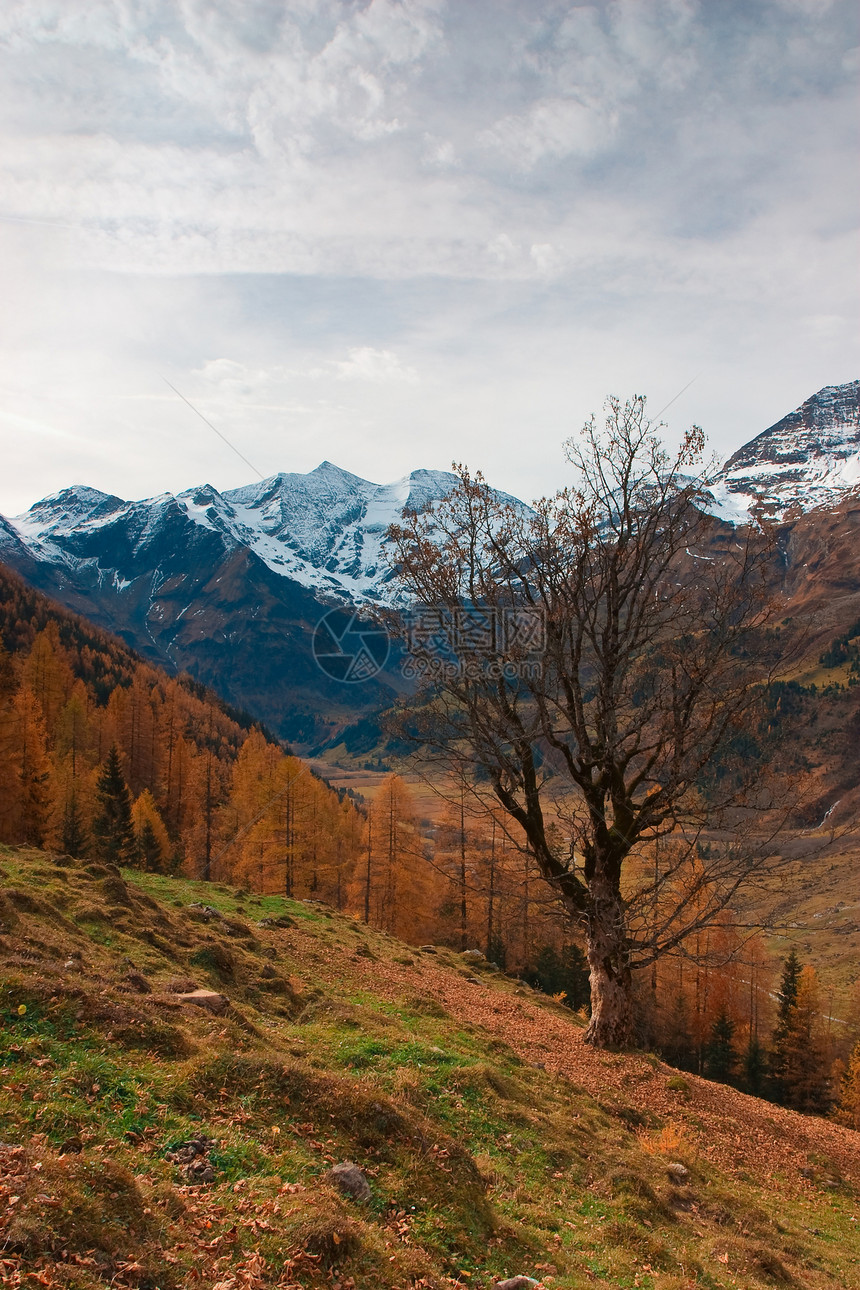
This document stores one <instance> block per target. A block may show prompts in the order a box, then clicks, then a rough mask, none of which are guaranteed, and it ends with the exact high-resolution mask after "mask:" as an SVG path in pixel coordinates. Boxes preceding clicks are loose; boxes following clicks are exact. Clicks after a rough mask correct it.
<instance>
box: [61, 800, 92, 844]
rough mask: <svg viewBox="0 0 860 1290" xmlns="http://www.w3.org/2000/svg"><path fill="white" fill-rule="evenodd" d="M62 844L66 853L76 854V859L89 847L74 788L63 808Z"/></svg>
mask: <svg viewBox="0 0 860 1290" xmlns="http://www.w3.org/2000/svg"><path fill="white" fill-rule="evenodd" d="M60 846H61V847H62V849H63V851H65V853H66V855H69V856H74V857H75V858H76V859H77V857H78V856H81V855H83V853H84V852H85V851H86V849H87V832H86V829H85V828H84V820H83V816H82V815H81V809H80V807H79V805H78V800H77V796H76V794H75V790H74V789H72V791H71V792H70V793H69V796H68V797H67V799H66V805H65V809H64V810H63V823H62V827H61V830H60Z"/></svg>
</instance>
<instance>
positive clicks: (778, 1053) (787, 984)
mask: <svg viewBox="0 0 860 1290" xmlns="http://www.w3.org/2000/svg"><path fill="white" fill-rule="evenodd" d="M802 970H803V965H802V964H801V962H800V959H799V958H798V956H797V951H796V950H794V949H792V950H791V952H790V953H789V955H788V957H787V958H786V959H785V961H784V962H783V965H782V978H781V980H780V986H779V991H778V993H777V999H778V1000H779V1004H778V1008H777V1018H776V1025H775V1027H774V1031H773V1043H772V1049H771V1059H770V1093H771V1097H772V1098H773V1099H774V1101H776V1102H782V1101H784V1099H785V1097H786V1094H787V1086H786V1067H787V1063H788V1046H789V1035H790V1031H791V1022H792V1014H793V1011H794V1009H795V1008H796V1007H797V994H798V990H799V988H800V974H801V972H802Z"/></svg>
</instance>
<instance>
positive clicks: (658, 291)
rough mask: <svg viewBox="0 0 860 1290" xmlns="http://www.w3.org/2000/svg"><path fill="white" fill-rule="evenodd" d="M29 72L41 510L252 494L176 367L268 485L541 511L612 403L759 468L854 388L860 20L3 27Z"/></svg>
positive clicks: (82, 13) (200, 3) (2, 329)
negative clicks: (361, 486) (486, 498)
mask: <svg viewBox="0 0 860 1290" xmlns="http://www.w3.org/2000/svg"><path fill="white" fill-rule="evenodd" d="M852 50H853V53H852ZM0 73H2V74H3V75H4V78H5V81H6V82H7V85H8V89H7V93H6V94H5V95H4V98H3V102H2V104H0V158H2V160H0V191H2V194H3V196H2V201H0V216H2V220H0V251H4V252H5V264H6V268H5V274H4V283H5V286H4V290H5V297H4V304H5V306H6V308H5V310H4V318H3V319H2V320H0V380H2V383H3V393H4V400H3V404H2V408H3V413H2V414H0V415H5V416H6V417H7V418H8V420H6V421H5V422H2V423H0V432H2V433H3V434H4V436H5V438H4V443H3V448H4V451H5V457H4V460H5V462H6V463H7V471H6V475H7V481H13V482H12V483H9V482H7V483H6V487H7V488H10V489H11V488H13V487H14V490H15V496H16V498H17V499H18V503H19V504H20V503H23V501H24V500H25V497H26V496H27V495H29V499H30V500H32V497H33V496H35V494H36V493H37V492H42V493H43V492H46V491H48V488H47V487H43V486H42V484H43V483H44V482H45V476H46V475H47V474H50V475H51V483H52V484H55V485H56V486H57V487H59V486H61V484H62V483H63V482H68V479H69V478H70V477H77V478H87V479H89V480H90V481H91V482H94V483H97V484H100V485H101V486H104V487H109V488H110V489H111V490H112V491H118V492H123V491H125V492H133V491H135V490H137V489H139V488H142V487H147V488H149V489H150V490H151V491H153V492H157V491H160V489H161V488H162V487H165V486H171V487H182V486H184V485H185V484H187V483H189V482H190V481H192V480H194V479H198V478H202V477H204V476H206V475H218V477H219V479H220V480H221V482H222V483H224V484H225V485H227V484H229V483H230V482H238V481H237V479H236V476H235V475H234V474H232V472H233V470H234V463H233V461H232V460H229V459H228V458H227V457H224V458H222V457H220V456H218V454H219V453H221V451H222V448H221V446H219V445H218V444H217V443H216V442H215V441H214V438H213V437H212V436H211V435H209V437H208V438H207V432H206V430H205V427H202V426H200V425H193V424H192V421H191V420H189V418H191V415H192V414H190V412H189V411H188V409H186V408H183V407H182V406H181V404H179V402H178V401H177V400H176V399H175V396H173V395H171V394H170V392H169V391H166V390H165V387H164V384H163V381H162V379H161V378H162V376H163V375H167V376H168V377H169V379H172V380H174V383H175V384H176V385H177V388H180V389H182V390H183V392H184V393H186V394H187V396H188V397H189V398H192V399H193V400H195V401H198V400H199V401H200V406H201V408H203V409H204V410H205V411H206V413H207V415H209V414H211V415H212V417H213V423H217V424H219V426H220V425H222V423H223V426H224V429H225V432H229V433H230V434H238V435H240V436H241V437H242V441H243V443H244V444H245V447H246V448H247V454H246V455H248V457H249V459H250V460H254V461H255V462H256V463H258V464H259V465H260V468H261V469H263V470H269V469H273V470H274V469H278V468H280V467H284V468H290V467H292V468H305V467H311V466H313V465H315V464H316V461H318V460H319V459H321V458H322V457H329V458H331V459H334V460H338V459H342V460H343V464H344V465H347V466H350V467H351V468H354V469H359V470H361V469H362V468H365V467H366V469H367V472H368V473H370V474H372V475H373V476H374V477H377V478H385V477H393V476H394V475H396V474H397V473H403V471H405V470H407V469H410V468H412V467H413V466H414V465H416V464H427V465H435V466H446V465H447V464H448V463H449V461H450V459H451V458H452V457H454V456H457V457H462V456H468V457H469V458H470V460H472V461H473V462H475V463H476V464H483V465H485V466H486V468H487V470H488V471H489V472H490V473H491V474H492V472H493V469H494V467H495V469H496V470H497V472H498V473H499V476H500V478H499V482H500V483H502V484H503V485H506V486H508V487H509V488H512V489H513V491H522V492H526V493H529V492H536V491H539V489H540V488H541V487H542V484H541V482H540V481H541V479H544V480H548V481H549V482H550V483H551V482H553V480H554V473H553V472H554V470H555V469H556V467H555V464H554V463H556V462H557V460H558V453H557V444H558V443H559V442H560V440H561V439H562V438H563V437H564V435H565V434H567V433H569V431H570V429H571V421H573V423H574V424H575V423H576V422H577V421H578V420H580V419H584V418H585V416H587V415H588V414H589V413H590V412H591V411H592V410H593V409H595V408H599V406H600V403H601V400H602V397H603V395H604V394H605V393H606V392H607V391H608V390H612V391H614V392H617V393H619V394H624V393H625V392H627V391H629V390H631V389H645V390H646V391H647V390H651V391H652V392H653V394H654V398H655V400H658V402H657V406H659V401H660V400H662V401H666V400H667V399H669V398H671V397H672V395H673V394H674V393H676V392H677V390H678V389H680V388H681V386H683V385H684V384H685V383H686V382H687V381H688V380H689V379H690V377H691V375H693V374H694V373H695V372H697V371H703V372H704V373H705V375H703V376H702V378H700V380H699V381H697V382H696V384H695V385H694V386H693V387H692V389H691V391H690V393H689V395H685V398H684V401H683V402H681V403H679V404H678V405H677V407H674V408H673V411H675V412H678V414H679V415H681V414H686V413H689V419H691V420H699V421H702V422H703V423H704V424H705V425H706V427H710V428H711V429H715V428H716V432H717V437H718V438H719V439H720V441H721V442H724V443H725V446H726V448H729V447H732V446H736V445H737V443H738V442H740V437H741V436H742V435H744V434H746V433H747V432H748V431H749V432H754V431H755V430H757V429H761V428H763V423H766V422H767V421H768V420H769V419H775V418H776V416H778V415H780V414H781V413H782V412H784V411H787V410H788V408H789V407H790V406H793V405H794V403H796V402H798V401H799V400H800V399H801V398H803V397H805V396H806V395H808V394H809V393H811V391H812V389H814V388H817V386H818V385H823V384H825V383H828V382H830V381H833V380H839V379H848V378H850V377H853V376H856V374H857V373H856V370H854V367H855V361H856V360H855V357H854V356H855V355H856V337H855V334H854V331H853V330H852V326H853V324H852V323H851V321H850V320H852V319H853V318H854V316H855V304H854V300H853V268H854V264H855V263H856V226H857V219H856V193H855V187H854V175H855V157H856V148H857V140H856V123H855V113H854V95H855V93H856V91H855V89H854V86H853V82H852V79H851V78H852V76H853V75H854V74H855V73H856V34H855V32H854V15H853V10H852V6H851V4H850V3H848V0H833V2H832V3H823V2H822V3H818V2H817V0H779V3H777V2H776V0H773V2H771V0H767V2H766V0H761V3H759V2H757V0H754V2H753V3H745V4H742V5H741V4H722V5H720V4H713V3H708V0H607V2H606V3H602V4H599V5H595V4H578V3H573V0H570V2H569V3H568V2H566V0H562V2H561V3H558V2H557V0H509V2H507V3H505V4H502V5H499V4H498V3H496V0H470V2H469V3H468V4H462V3H457V2H456V0H449V2H448V3H443V0H405V2H403V3H397V2H396V0H373V2H372V3H368V2H367V0H355V2H352V0H351V2H350V3H345V2H344V0H291V2H290V3H289V4H284V3H281V2H280V0H277V2H276V0H219V3H218V4H212V3H210V2H209V0H133V2H130V0H87V2H86V3H85V2H84V0H7V3H6V4H5V5H4V6H3V7H2V11H0ZM708 374H710V375H708ZM216 418H217V421H216V420H215V419H216ZM525 424H528V425H529V426H530V430H529V433H528V451H527V452H524V451H523V448H522V439H521V434H520V430H519V429H518V427H521V426H522V425H525ZM4 427H5V428H4ZM28 427H30V428H29V429H28ZM40 427H41V429H40ZM45 434H52V435H53V442H54V443H55V444H56V445H58V447H57V452H56V453H53V452H52V454H51V459H50V460H49V461H46V460H45V454H44V452H43V450H42V448H41V447H40V446H39V443H40V436H41V442H43V441H44V435H45ZM419 435H420V436H422V438H421V445H424V444H426V445H428V446H427V447H424V446H419V445H418V443H417V442H416V438H415V437H417V436H419ZM210 439H211V440H212V442H210ZM204 446H205V451H204ZM201 452H202V453H203V457H202V460H203V463H204V465H205V469H203V468H202V467H201V466H200V461H201ZM339 454H341V456H340V458H339ZM428 454H430V455H429V456H428ZM389 466H390V467H391V469H389ZM219 471H220V472H223V478H222V476H221V475H219ZM166 476H169V479H167V478H166ZM144 481H147V482H146V483H144ZM214 482H218V481H217V480H216V481H214ZM9 506H10V502H9V500H7V498H4V496H3V495H2V494H0V510H3V509H8V508H9Z"/></svg>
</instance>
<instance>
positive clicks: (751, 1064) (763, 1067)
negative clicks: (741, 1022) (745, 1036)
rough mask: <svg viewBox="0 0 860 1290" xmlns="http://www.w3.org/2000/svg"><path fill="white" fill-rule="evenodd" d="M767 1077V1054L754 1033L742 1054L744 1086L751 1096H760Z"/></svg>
mask: <svg viewBox="0 0 860 1290" xmlns="http://www.w3.org/2000/svg"><path fill="white" fill-rule="evenodd" d="M766 1078H767V1055H766V1053H765V1051H764V1048H763V1047H762V1045H761V1044H760V1043H759V1041H758V1039H756V1037H755V1035H753V1036H752V1038H751V1039H750V1041H749V1043H748V1045H747V1050H746V1053H745V1054H744V1088H745V1090H746V1092H747V1093H751V1094H752V1095H753V1097H762V1096H763V1094H764V1089H765V1081H766Z"/></svg>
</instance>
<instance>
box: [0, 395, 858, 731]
mask: <svg viewBox="0 0 860 1290" xmlns="http://www.w3.org/2000/svg"><path fill="white" fill-rule="evenodd" d="M453 482H454V476H453V475H450V474H447V473H445V472H443V471H430V470H416V471H413V472H412V474H410V475H408V476H406V477H405V478H404V479H401V480H398V481H396V482H395V483H393V484H387V485H379V484H375V483H371V482H369V481H368V480H364V479H361V478H360V477H359V476H357V475H353V474H350V473H349V472H348V471H344V470H341V469H340V468H339V467H337V466H334V465H332V464H331V463H330V462H323V463H322V465H320V466H318V467H317V469H316V470H313V471H311V472H310V473H309V474H306V475H301V474H279V475H275V476H273V477H272V478H271V479H267V480H263V481H262V482H260V483H257V484H252V485H248V486H247V487H244V488H236V489H231V490H228V491H226V492H224V493H219V492H218V491H217V490H216V489H214V488H212V487H210V486H208V485H204V486H201V487H199V488H193V489H189V490H187V491H186V492H183V493H179V494H177V495H176V496H173V495H172V494H169V493H168V494H164V495H162V496H160V497H156V498H149V499H145V500H143V501H132V502H129V501H123V500H122V499H121V498H118V497H112V496H109V495H108V494H105V493H101V492H99V491H98V490H96V489H92V488H88V487H83V486H80V487H73V488H68V489H64V490H63V491H62V492H60V493H57V494H54V495H53V496H51V497H47V498H44V499H43V500H42V501H40V502H37V503H36V504H35V505H34V506H33V507H31V509H30V510H29V511H27V512H26V514H24V515H21V516H18V517H17V518H16V519H11V520H4V519H2V517H0V560H3V561H4V562H5V563H7V564H9V565H11V566H12V567H13V568H15V569H16V570H17V571H18V572H19V573H21V574H22V575H23V576H24V577H25V578H26V579H27V580H28V581H29V582H31V583H32V584H33V585H35V586H37V587H38V588H39V589H40V590H43V591H45V592H47V593H48V594H49V595H51V596H53V597H54V598H56V599H57V600H59V601H60V602H61V603H62V604H64V605H66V606H67V607H68V608H71V609H74V610H76V611H77V612H79V613H83V614H85V615H87V616H88V617H90V618H91V619H93V621H95V622H96V623H98V624H99V625H100V626H103V627H106V628H109V629H111V630H113V631H116V632H117V633H119V634H120V635H121V636H123V637H124V639H125V640H126V641H127V642H128V643H129V644H131V645H132V646H134V648H135V649H137V650H139V651H140V652H141V653H142V654H143V655H144V656H145V657H147V658H149V659H151V660H152V661H155V662H158V663H160V664H163V665H166V666H167V667H169V668H172V669H174V670H182V669H186V670H188V671H190V672H191V673H192V674H193V675H194V676H196V677H197V678H198V679H200V680H201V681H203V682H205V683H206V684H209V685H212V686H213V687H214V688H215V689H217V690H219V691H220V692H221V693H222V694H223V695H224V696H225V697H226V698H228V699H229V700H231V701H232V702H234V703H237V704H239V705H240V706H242V707H245V708H247V709H248V710H249V711H251V712H253V713H255V714H256V715H258V716H259V717H261V718H262V719H264V720H265V721H267V722H268V723H269V724H270V725H271V726H272V727H273V728H274V729H275V730H277V731H278V732H279V733H280V734H281V735H283V736H285V737H286V738H289V739H292V740H294V741H297V742H299V743H302V744H304V745H305V746H311V745H318V744H319V743H320V742H321V741H322V740H323V738H324V737H325V735H326V734H327V733H329V732H330V731H331V730H332V729H333V728H336V727H337V725H338V723H340V722H342V721H343V720H349V719H354V718H355V717H357V716H361V715H362V714H365V713H370V712H374V711H378V710H379V709H380V708H381V707H384V706H386V705H387V704H388V703H390V702H391V700H392V698H393V697H394V696H395V695H396V694H397V693H398V692H400V691H401V690H402V688H403V681H402V678H401V677H400V675H399V670H398V666H397V659H396V658H395V659H394V660H393V661H392V663H391V665H389V666H388V667H387V668H386V669H383V670H382V671H380V672H379V673H378V674H376V675H372V676H369V677H367V679H366V680H363V681H362V684H361V685H345V684H343V683H342V682H340V681H339V680H338V679H336V678H333V677H331V676H329V675H327V674H326V673H325V671H323V670H321V669H320V668H319V667H318V666H317V664H316V662H315V660H314V656H313V649H312V642H313V636H314V631H315V628H316V626H317V624H318V623H319V621H320V619H321V618H322V617H323V615H324V614H325V613H326V611H327V609H328V608H329V607H330V606H331V605H333V604H339V605H341V606H343V607H344V609H345V610H346V613H347V615H348V614H351V612H352V609H353V608H354V607H356V606H358V607H359V608H360V607H361V606H367V605H370V604H379V603H392V602H395V601H396V599H397V592H396V589H395V587H394V584H393V583H392V573H391V568H390V565H389V562H388V560H387V559H386V554H385V532H386V530H387V528H388V526H389V525H390V524H391V523H392V522H394V521H396V520H397V519H399V517H400V515H401V513H402V510H403V508H404V507H409V508H413V509H419V510H420V509H421V508H422V507H424V506H426V505H427V504H428V503H432V502H433V501H435V500H438V499H439V498H441V497H442V496H444V495H445V493H447V492H448V491H449V490H450V488H451V486H452V484H453ZM713 495H714V513H715V514H716V515H717V516H719V517H720V518H722V519H723V520H726V521H728V522H729V523H743V522H746V521H747V520H748V519H749V516H750V512H751V511H752V510H757V511H761V512H763V513H764V514H767V515H768V516H770V517H771V518H772V519H774V520H776V521H777V522H778V523H779V524H780V525H781V529H780V535H779V545H780V552H781V556H780V559H781V561H782V568H783V573H784V577H785V585H786V587H789V585H793V584H797V583H800V582H803V580H804V576H805V575H804V571H805V570H808V566H809V561H808V559H805V558H803V552H805V551H807V549H808V548H809V547H810V545H811V546H813V547H814V546H815V545H816V542H817V541H818V539H817V538H816V533H817V531H818V529H821V528H827V529H828V537H827V539H826V542H825V545H826V546H827V547H828V549H830V550H832V549H833V544H834V543H836V545H837V546H840V547H842V548H845V549H846V550H847V551H848V560H847V562H845V561H843V562H838V567H836V566H835V565H834V562H833V561H832V560H831V561H829V567H831V569H832V573H833V577H835V578H836V580H837V583H838V584H839V585H838V587H837V588H836V591H837V593H838V594H837V598H838V599H840V601H841V600H844V599H845V597H846V596H848V597H849V598H850V596H851V595H852V594H853V592H852V590H851V589H852V588H853V589H855V590H858V591H860V556H855V555H853V554H852V551H853V548H856V545H857V544H856V534H855V531H854V528H853V527H852V526H853V525H854V523H855V518H856V517H858V516H860V382H858V381H852V382H849V383H848V384H846V385H842V386H827V387H825V389H823V390H820V391H819V392H818V393H817V394H815V395H813V396H812V397H811V398H810V399H808V400H807V401H806V402H805V403H804V404H803V405H802V407H800V408H798V409H797V410H796V411H794V412H792V413H790V414H789V415H788V416H787V417H784V418H783V419H782V420H781V421H779V422H777V423H776V424H775V425H774V426H772V427H771V428H770V429H768V430H766V431H764V432H763V434H761V435H759V436H758V437H757V438H755V439H753V440H752V441H751V442H750V443H749V444H747V445H746V446H745V447H744V448H742V449H740V450H739V451H738V452H737V453H735V454H734V456H732V457H731V458H730V459H729V461H728V462H727V463H726V465H725V467H724V469H723V471H722V472H721V474H720V476H719V477H718V479H717V480H716V481H715V484H714V489H713ZM511 500H514V499H511ZM834 516H835V517H836V522H835V526H834ZM798 525H799V529H800V530H802V532H800V533H799V537H798V538H797V540H795V538H794V536H793V534H794V529H795V528H796V527H798ZM836 530H838V532H837V531H836ZM852 544H853V545H852ZM819 545H821V544H820V543H819ZM824 563H825V564H827V563H828V562H827V561H824ZM829 576H830V575H829V574H827V575H826V576H823V577H822V578H821V579H819V584H818V591H819V594H820V595H821V597H822V598H823V600H824V601H825V602H826V603H827V604H830V602H831V600H832V596H831V590H832V589H831V586H830V583H829V581H828V578H829ZM789 599H790V596H789ZM787 612H791V611H790V610H787ZM348 622H349V618H348V616H347V617H344V619H343V621H342V622H340V626H341V627H345V626H347V625H348ZM829 626H830V624H828V628H829ZM838 626H839V624H838V623H834V627H838ZM370 670H371V671H373V669H370ZM320 714H323V716H324V719H323V720H322V721H320Z"/></svg>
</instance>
